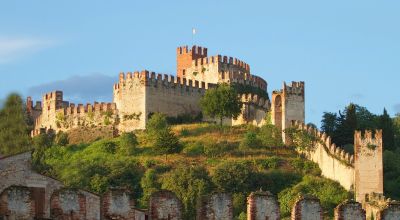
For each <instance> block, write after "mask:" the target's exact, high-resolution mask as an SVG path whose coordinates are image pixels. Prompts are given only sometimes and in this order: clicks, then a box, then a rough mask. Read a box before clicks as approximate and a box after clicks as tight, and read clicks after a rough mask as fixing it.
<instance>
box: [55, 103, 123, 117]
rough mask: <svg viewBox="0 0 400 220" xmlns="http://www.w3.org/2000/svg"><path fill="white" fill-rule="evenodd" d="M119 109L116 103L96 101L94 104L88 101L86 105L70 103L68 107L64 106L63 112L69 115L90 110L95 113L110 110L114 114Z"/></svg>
mask: <svg viewBox="0 0 400 220" xmlns="http://www.w3.org/2000/svg"><path fill="white" fill-rule="evenodd" d="M116 110H117V107H116V105H115V103H105V102H101V103H98V102H94V103H93V105H92V104H90V103H87V104H86V105H83V104H78V105H75V104H74V103H70V104H69V106H68V107H65V108H63V110H62V111H63V112H64V115H65V116H68V115H76V114H86V113H89V112H93V113H100V114H101V113H106V112H110V113H112V114H115V113H116Z"/></svg>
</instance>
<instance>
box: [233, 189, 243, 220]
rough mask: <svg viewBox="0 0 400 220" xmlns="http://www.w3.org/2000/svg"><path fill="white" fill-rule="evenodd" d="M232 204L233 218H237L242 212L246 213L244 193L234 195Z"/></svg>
mask: <svg viewBox="0 0 400 220" xmlns="http://www.w3.org/2000/svg"><path fill="white" fill-rule="evenodd" d="M232 203H233V216H234V217H239V216H240V214H241V213H242V212H245V211H246V195H245V194H244V193H234V194H233V195H232Z"/></svg>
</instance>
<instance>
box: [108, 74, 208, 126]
mask: <svg viewBox="0 0 400 220" xmlns="http://www.w3.org/2000/svg"><path fill="white" fill-rule="evenodd" d="M209 86H212V85H210V84H206V83H204V82H199V81H192V80H186V79H185V78H184V79H181V78H179V77H177V78H175V77H173V76H169V75H166V74H164V75H161V74H155V73H154V72H148V71H142V72H141V73H139V72H135V73H133V74H132V73H127V74H126V76H125V74H123V73H121V74H120V80H119V82H118V83H117V84H115V85H114V98H113V101H114V102H115V104H116V107H117V109H118V112H119V118H120V124H119V130H120V131H131V130H134V129H144V128H145V127H146V122H147V120H148V117H149V115H150V114H151V113H155V112H161V113H163V114H165V115H167V116H174V117H176V116H178V115H181V114H191V115H197V114H198V113H199V112H200V111H201V109H200V105H199V101H200V98H201V97H202V96H203V95H204V92H205V91H206V89H208V87H209Z"/></svg>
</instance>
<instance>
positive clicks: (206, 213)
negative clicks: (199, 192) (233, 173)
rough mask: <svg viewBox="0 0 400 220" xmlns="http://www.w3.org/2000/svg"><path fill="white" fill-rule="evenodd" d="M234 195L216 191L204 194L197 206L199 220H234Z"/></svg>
mask: <svg viewBox="0 0 400 220" xmlns="http://www.w3.org/2000/svg"><path fill="white" fill-rule="evenodd" d="M232 219H233V203H232V196H231V195H230V194H228V193H215V194H212V195H210V196H204V197H203V198H202V199H201V202H200V204H198V208H197V220H232Z"/></svg>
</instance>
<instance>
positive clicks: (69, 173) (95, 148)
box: [0, 87, 400, 219]
mask: <svg viewBox="0 0 400 220" xmlns="http://www.w3.org/2000/svg"><path fill="white" fill-rule="evenodd" d="M220 88H221V87H220ZM225 89H226V91H229V90H230V89H229V88H224V89H223V91H225ZM227 94H230V95H229V97H231V94H234V92H233V93H230V92H227ZM225 95H226V94H225ZM214 98H215V97H214ZM236 101H237V100H236ZM236 101H235V100H233V103H235V102H236ZM214 103H215V104H218V105H219V104H221V103H219V102H214ZM230 104H232V103H230ZM230 104H227V105H222V107H221V108H223V107H227V106H228V107H229V106H232V105H230ZM218 105H216V106H218ZM24 106H25V105H24V103H23V101H22V99H21V98H20V97H19V96H18V95H16V94H12V95H10V96H9V97H8V99H7V100H6V102H5V104H4V106H3V108H1V110H0V131H1V133H0V154H3V155H10V154H15V153H18V152H22V151H26V150H29V149H31V147H30V146H33V147H34V153H33V161H32V162H33V166H34V168H35V169H36V170H38V171H39V172H41V173H44V174H46V175H49V176H52V177H54V178H57V179H60V180H61V181H63V182H64V183H65V184H66V185H67V186H72V187H79V188H83V189H87V190H90V191H93V192H97V193H103V192H105V191H106V190H107V188H109V187H112V186H116V187H126V188H128V189H130V190H131V191H132V192H133V193H134V196H135V198H136V199H137V204H138V205H139V206H141V207H146V206H147V203H148V199H149V196H150V195H151V193H152V192H154V191H156V190H159V189H168V190H171V191H173V192H175V193H176V194H177V196H178V197H179V198H180V199H181V200H182V202H183V205H184V218H185V219H193V216H195V206H196V203H197V200H198V199H199V198H200V197H201V196H203V195H206V194H209V193H212V192H215V191H224V192H229V193H232V195H233V204H234V213H235V217H236V218H238V219H239V217H240V218H241V217H244V216H245V212H246V209H245V207H246V196H247V195H248V194H249V193H250V192H252V191H256V190H259V189H260V188H262V189H263V190H268V191H271V192H272V193H274V194H275V195H278V199H279V201H280V205H281V211H282V217H284V218H287V217H288V216H289V212H290V207H291V205H292V204H293V202H294V201H295V199H296V198H297V196H298V195H301V194H312V195H315V196H317V197H318V198H319V199H320V200H321V202H322V205H323V207H324V210H326V211H328V212H327V213H324V214H325V215H326V216H332V212H331V211H332V210H333V207H334V206H335V205H336V204H338V203H339V202H341V201H343V200H344V199H346V198H348V197H351V194H350V193H348V192H346V191H345V190H344V189H343V188H342V187H341V186H340V185H339V184H338V183H336V182H333V181H331V180H327V179H324V178H322V177H321V171H320V169H319V168H318V166H317V165H316V164H315V163H313V162H310V161H308V160H305V159H304V158H302V157H301V156H300V155H298V154H297V153H296V151H295V149H294V148H292V147H287V146H284V145H283V143H282V137H281V132H279V131H278V129H277V128H276V127H274V126H273V125H270V124H267V125H264V126H263V127H261V128H258V127H254V126H247V125H243V126H234V127H230V126H222V125H215V124H208V123H192V124H180V125H173V126H171V125H170V123H174V124H177V123H181V122H185V121H196V120H199V118H201V116H199V117H196V118H188V117H182V118H180V119H179V120H178V119H171V118H166V117H165V116H163V115H161V114H157V113H155V114H153V116H152V118H151V119H150V120H149V123H148V125H147V129H146V130H145V131H136V132H134V133H123V134H121V135H120V136H119V137H116V138H112V135H110V136H108V137H105V138H102V139H99V138H98V137H99V136H98V135H100V136H101V132H103V131H101V132H98V133H96V134H92V133H91V132H89V131H85V132H82V131H72V132H69V133H68V134H67V133H62V132H60V133H58V134H53V133H48V134H41V135H38V136H36V137H34V138H33V139H31V138H30V137H29V129H30V126H31V125H32V124H31V121H30V120H29V118H28V117H27V115H26V109H24ZM213 108H219V107H215V106H214V107H213ZM235 108H236V107H235ZM228 109H230V110H227V111H222V112H218V113H213V114H214V116H215V117H218V118H220V117H221V115H223V116H222V117H232V116H234V115H235V114H236V113H234V112H235V111H236V110H235V111H231V110H232V109H231V108H230V107H229V108H228ZM342 112H343V113H342ZM211 115H212V114H211ZM209 116H210V114H209ZM375 128H382V129H383V132H384V143H385V146H384V148H385V152H384V184H385V185H384V188H385V194H386V196H387V197H391V198H393V199H399V198H400V190H399V188H398V185H400V178H399V176H400V166H399V164H400V160H399V158H400V152H399V146H400V115H397V116H396V117H395V118H393V119H392V118H390V117H389V115H388V114H387V112H386V111H385V110H384V112H383V114H382V115H379V116H378V115H374V114H372V113H370V112H369V111H368V110H367V109H366V108H364V107H361V106H358V105H350V106H348V107H347V108H346V109H345V110H344V111H341V112H339V114H336V113H329V112H327V113H325V114H324V116H323V120H322V130H323V131H325V132H326V133H328V134H329V135H331V136H332V137H333V138H334V142H335V141H337V142H338V143H341V144H343V145H345V146H346V147H347V148H348V150H349V149H351V147H352V143H353V140H352V138H353V132H354V130H355V129H359V130H363V129H375ZM106 133H110V132H108V131H107V132H106ZM79 134H90V138H86V139H85V138H81V137H79ZM290 135H292V138H293V140H295V145H296V147H298V148H299V149H302V150H309V146H310V143H311V142H313V141H315V140H313V139H312V137H308V136H305V135H304V134H301V133H298V132H297V133H296V131H294V133H292V134H290ZM85 140H89V141H85ZM76 142H82V143H81V144H73V143H76Z"/></svg>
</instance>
